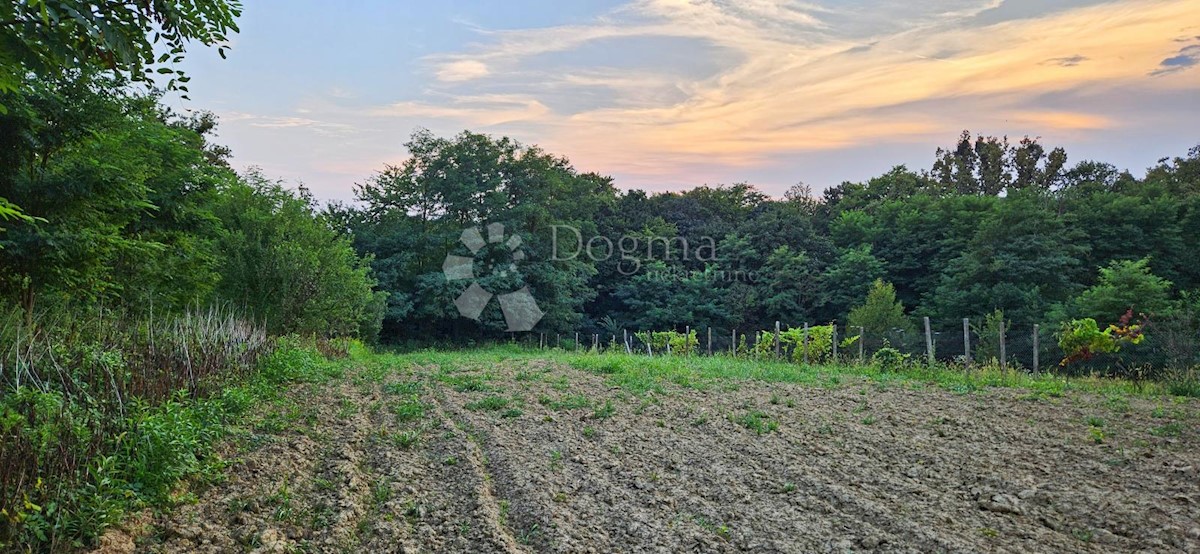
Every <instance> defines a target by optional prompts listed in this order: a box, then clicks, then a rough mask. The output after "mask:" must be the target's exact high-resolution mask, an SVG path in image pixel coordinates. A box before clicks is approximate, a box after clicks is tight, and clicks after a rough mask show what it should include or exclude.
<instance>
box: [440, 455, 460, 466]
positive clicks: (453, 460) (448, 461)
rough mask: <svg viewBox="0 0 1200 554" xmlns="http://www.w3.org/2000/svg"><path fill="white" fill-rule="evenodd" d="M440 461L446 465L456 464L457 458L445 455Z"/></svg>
mask: <svg viewBox="0 0 1200 554" xmlns="http://www.w3.org/2000/svg"><path fill="white" fill-rule="evenodd" d="M442 463H443V464H445V465H448V466H456V465H458V458H456V457H454V456H447V457H446V459H444V460H442Z"/></svg>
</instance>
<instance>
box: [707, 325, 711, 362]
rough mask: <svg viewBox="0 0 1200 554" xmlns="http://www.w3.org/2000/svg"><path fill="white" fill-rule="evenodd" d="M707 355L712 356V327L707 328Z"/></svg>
mask: <svg viewBox="0 0 1200 554" xmlns="http://www.w3.org/2000/svg"><path fill="white" fill-rule="evenodd" d="M708 355H709V356H712V325H709V326H708Z"/></svg>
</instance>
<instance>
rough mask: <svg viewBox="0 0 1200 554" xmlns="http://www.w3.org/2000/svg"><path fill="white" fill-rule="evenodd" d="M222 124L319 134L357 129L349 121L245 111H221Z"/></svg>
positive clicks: (305, 111)
mask: <svg viewBox="0 0 1200 554" xmlns="http://www.w3.org/2000/svg"><path fill="white" fill-rule="evenodd" d="M296 111H297V112H299V113H309V112H310V111H311V110H307V109H298V110H296ZM218 115H219V116H220V120H221V123H223V124H234V125H237V124H244V125H246V126H249V127H257V128H264V129H293V128H307V129H311V130H312V131H314V132H316V133H318V134H321V135H347V134H353V133H355V132H356V131H357V129H356V128H355V126H354V125H351V124H349V123H341V122H332V121H322V120H317V119H311V118H307V117H295V116H269V115H256V114H250V113H245V112H236V111H234V112H222V113H220V114H218Z"/></svg>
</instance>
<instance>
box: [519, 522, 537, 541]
mask: <svg viewBox="0 0 1200 554" xmlns="http://www.w3.org/2000/svg"><path fill="white" fill-rule="evenodd" d="M541 534H542V528H541V527H540V526H539V525H538V524H536V523H535V524H533V527H530V528H529V530H527V531H525V532H524V533H521V534H520V536H518V537H517V541H518V542H520V543H521V544H524V545H531V544H533V541H535V540H537V538H538V537H539V536H541Z"/></svg>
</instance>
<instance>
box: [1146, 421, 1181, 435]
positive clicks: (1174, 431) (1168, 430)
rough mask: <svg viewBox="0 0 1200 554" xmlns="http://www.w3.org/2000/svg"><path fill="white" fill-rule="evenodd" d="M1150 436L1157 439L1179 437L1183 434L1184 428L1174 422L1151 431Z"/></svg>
mask: <svg viewBox="0 0 1200 554" xmlns="http://www.w3.org/2000/svg"><path fill="white" fill-rule="evenodd" d="M1150 434H1151V435H1154V436H1156V437H1178V436H1180V435H1182V434H1183V426H1182V425H1180V424H1179V422H1177V421H1172V422H1170V423H1167V424H1165V425H1162V426H1160V427H1155V428H1153V429H1151V430H1150Z"/></svg>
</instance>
